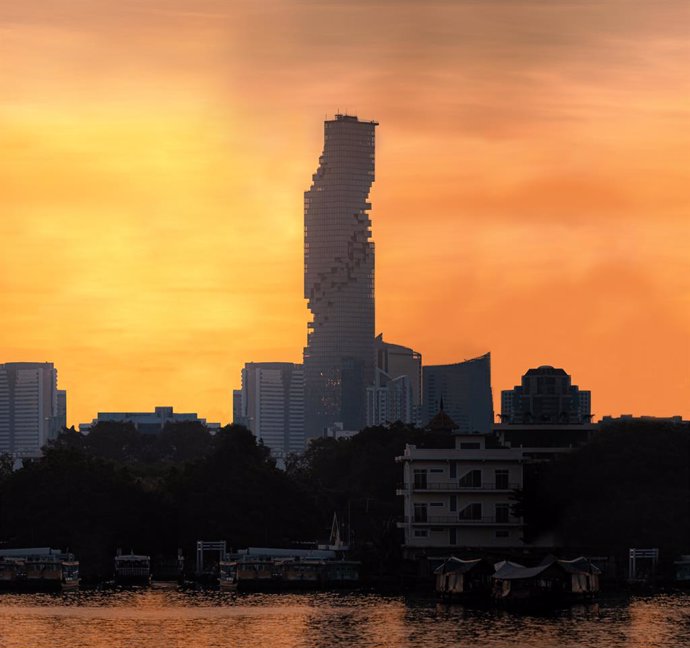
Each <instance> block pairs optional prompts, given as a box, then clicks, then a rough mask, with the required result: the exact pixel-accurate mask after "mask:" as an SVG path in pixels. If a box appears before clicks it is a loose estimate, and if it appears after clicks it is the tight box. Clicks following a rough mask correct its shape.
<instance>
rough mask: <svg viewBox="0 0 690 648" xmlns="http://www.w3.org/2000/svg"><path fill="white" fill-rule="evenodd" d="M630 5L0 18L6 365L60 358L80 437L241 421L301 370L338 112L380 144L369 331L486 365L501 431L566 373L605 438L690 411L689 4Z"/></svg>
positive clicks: (290, 6) (69, 10) (170, 10)
mask: <svg viewBox="0 0 690 648" xmlns="http://www.w3.org/2000/svg"><path fill="white" fill-rule="evenodd" d="M619 4H620V3H607V4H606V6H595V5H588V6H581V7H574V6H573V5H572V3H565V2H558V1H556V2H553V3H548V6H547V4H546V3H533V4H531V5H520V6H517V5H516V4H515V3H508V2H501V1H497V2H491V3H483V4H481V5H479V4H478V3H475V2H457V3H444V2H440V3H436V4H434V5H433V6H429V7H424V8H419V7H418V6H416V3H408V2H401V3H397V4H396V11H395V12H390V11H389V10H387V8H386V3H384V4H383V5H381V6H380V7H379V6H377V7H368V6H366V5H364V4H362V3H357V2H355V3H349V4H348V5H347V6H345V5H340V4H338V3H327V4H325V5H323V6H318V7H314V6H309V7H306V6H302V5H298V4H296V3H273V2H268V3H266V4H265V5H264V6H262V8H261V9H259V8H256V7H251V6H250V5H248V4H245V3H232V2H218V1H213V0H200V1H197V2H194V3H192V2H189V1H186V0H174V1H173V0H156V1H154V2H151V3H147V6H144V5H141V4H138V3H133V2H132V3H112V2H105V1H100V2H99V1H95V2H92V3H88V4H83V3H79V4H77V3H75V2H74V1H71V0H58V1H57V2H54V3H51V6H50V7H46V6H45V5H44V3H38V2H36V1H31V0H29V1H28V2H26V3H22V5H16V6H14V5H12V6H7V7H3V8H2V9H0V22H1V23H2V25H3V26H4V27H5V29H4V32H3V39H2V43H0V57H1V58H2V60H4V61H10V62H11V65H7V66H4V67H2V68H0V82H1V83H2V84H3V88H5V90H6V91H5V92H4V96H3V98H2V100H1V101H0V118H2V120H3V124H4V127H3V131H2V134H1V135H0V137H1V138H2V140H1V141H2V144H3V148H4V150H6V151H8V154H7V155H6V156H4V159H3V160H2V161H0V187H2V193H1V194H0V209H1V210H2V213H3V217H2V219H0V233H1V234H2V236H1V238H0V240H1V241H2V243H1V244H0V246H1V247H0V252H1V253H2V254H0V259H2V261H0V263H2V265H1V266H0V271H1V272H2V274H1V275H0V276H2V281H1V282H0V309H1V310H2V312H3V319H2V323H0V340H1V341H2V344H1V345H0V362H16V361H46V360H47V361H50V362H53V363H54V365H55V367H57V368H58V369H59V371H60V386H61V388H64V389H67V391H68V397H69V411H68V422H69V423H70V424H72V423H74V424H77V423H79V422H83V421H86V420H91V419H92V418H93V416H94V414H95V413H96V412H97V411H123V410H148V409H150V408H152V407H153V406H154V405H158V404H161V403H163V404H172V405H174V406H175V408H176V409H180V410H181V411H198V412H199V413H200V415H202V416H204V417H205V418H208V419H209V420H221V421H227V420H229V419H230V416H231V403H232V388H233V387H237V386H238V384H237V376H238V375H239V373H240V369H241V367H242V366H243V364H244V362H245V361H247V360H249V359H251V360H254V361H256V362H261V361H272V360H283V361H286V362H295V363H298V362H300V361H301V349H302V348H303V347H304V345H305V334H304V330H305V323H306V321H307V308H306V305H305V302H304V300H303V299H302V290H301V287H302V280H303V276H302V263H301V256H302V236H303V232H302V214H303V212H302V196H303V191H304V189H305V179H306V178H308V177H310V175H311V174H312V173H313V171H314V159H315V157H316V156H317V155H318V152H319V151H320V144H321V142H320V138H321V129H320V126H319V125H320V122H321V121H322V120H323V117H324V114H329V115H332V114H333V113H335V112H337V111H341V112H350V113H356V114H359V115H360V116H363V117H366V118H369V117H371V118H376V119H377V120H379V121H380V122H381V124H382V126H381V127H380V129H379V133H378V139H377V182H376V183H375V185H374V189H373V195H372V203H373V204H374V205H375V213H374V238H375V239H376V241H377V250H376V253H377V257H378V259H377V260H378V268H377V275H376V292H377V302H378V304H377V306H378V308H377V311H378V312H377V322H376V333H377V334H378V333H380V332H383V334H384V336H385V338H386V339H390V340H394V341H396V342H401V343H404V344H405V345H409V346H410V347H411V348H414V349H415V350H419V351H420V352H421V353H422V354H423V356H424V361H425V363H426V364H447V363H455V362H458V361H461V360H463V359H468V358H472V357H476V356H477V355H480V354H483V353H485V352H487V351H490V352H491V353H492V373H493V379H492V383H493V384H492V386H493V388H494V410H495V411H497V412H498V411H499V410H500V405H499V402H498V398H499V397H500V391H501V390H502V389H510V388H511V387H512V386H514V385H515V384H517V382H518V381H519V378H520V376H521V375H522V374H523V373H524V371H525V370H526V369H528V368H529V367H537V366H540V365H552V366H556V367H563V368H565V369H566V370H567V371H568V372H569V373H570V374H571V375H573V376H574V379H575V380H576V381H577V382H578V384H581V385H586V387H587V389H589V390H591V391H592V393H593V395H594V398H593V403H592V411H593V413H594V414H595V417H596V418H599V417H601V416H603V415H606V414H611V415H614V416H615V415H617V414H621V413H632V414H637V415H641V414H648V415H659V416H669V415H674V414H680V415H682V416H684V417H685V418H688V417H690V410H689V409H688V408H689V407H690V403H688V399H687V394H688V393H690V382H689V380H690V378H689V373H690V372H689V370H688V363H689V359H688V330H689V329H690V314H689V313H690V308H689V306H688V299H689V297H690V283H689V282H690V272H688V261H687V258H686V255H687V248H688V242H689V240H688V239H689V233H690V232H689V226H688V221H687V206H688V200H687V186H688V184H690V183H688V179H687V164H686V160H687V153H688V150H690V148H689V145H688V140H687V126H686V116H685V115H686V112H687V98H686V97H685V94H684V88H687V75H686V71H687V67H686V65H685V63H684V61H686V60H687V56H686V53H687V47H688V44H687V38H686V35H685V33H684V25H685V24H686V20H685V18H686V15H687V14H686V12H687V9H686V8H685V7H684V4H682V3H680V2H661V3H654V4H651V3H642V2H631V3H626V8H625V11H623V10H622V9H621V8H620V6H619ZM77 9H78V11H77ZM355 28H356V29H357V31H358V39H357V42H354V41H353V40H352V39H351V38H349V37H348V35H349V34H350V33H351V30H352V29H355ZM553 34H559V38H558V39H554V38H553ZM312 36H314V37H313V38H312ZM123 43H126V47H123V45H122V44H123Z"/></svg>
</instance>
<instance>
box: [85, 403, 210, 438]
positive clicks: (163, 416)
mask: <svg viewBox="0 0 690 648" xmlns="http://www.w3.org/2000/svg"><path fill="white" fill-rule="evenodd" d="M106 422H109V423H131V424H132V425H133V426H134V427H135V428H136V430H137V431H138V432H141V433H143V434H159V433H160V432H162V430H163V428H164V427H165V426H166V425H168V424H175V423H190V422H191V423H200V424H201V425H204V426H205V427H206V428H208V429H209V430H219V429H220V423H208V422H207V421H206V419H203V418H199V417H198V416H197V415H196V413H195V412H188V413H185V412H175V411H173V408H172V407H167V406H166V407H156V408H155V409H154V410H153V412H99V413H98V416H97V417H96V418H95V419H93V421H91V423H81V424H80V425H79V431H80V432H83V433H84V434H88V433H89V432H90V431H91V428H92V427H93V426H94V425H97V424H98V423H106Z"/></svg>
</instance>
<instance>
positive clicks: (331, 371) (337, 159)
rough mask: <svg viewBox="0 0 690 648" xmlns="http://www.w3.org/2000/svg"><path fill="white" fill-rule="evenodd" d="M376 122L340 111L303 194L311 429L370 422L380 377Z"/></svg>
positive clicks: (309, 432) (312, 432) (313, 432)
mask: <svg viewBox="0 0 690 648" xmlns="http://www.w3.org/2000/svg"><path fill="white" fill-rule="evenodd" d="M376 126H377V124H376V122H363V121H359V119H358V118H357V117H353V116H350V115H336V116H335V119H332V120H327V121H326V122H325V124H324V147H323V153H322V154H321V157H320V158H319V168H318V169H317V171H316V173H315V174H314V175H313V183H312V185H311V187H310V188H309V190H308V191H306V192H305V194H304V296H305V298H306V299H307V306H308V308H309V310H310V311H311V314H312V317H313V319H312V321H311V322H309V324H308V332H307V346H306V347H305V349H304V375H305V433H306V436H307V437H316V436H320V435H321V434H323V431H324V429H325V428H326V427H328V426H330V425H332V424H334V423H342V425H343V427H344V429H346V430H359V429H361V428H362V427H364V425H365V423H366V388H367V386H369V385H371V384H373V382H374V243H373V241H372V240H371V221H370V219H369V213H368V210H369V209H371V204H370V203H369V202H368V201H369V190H370V188H371V185H372V182H373V181H374V146H375V145H374V130H375V128H376Z"/></svg>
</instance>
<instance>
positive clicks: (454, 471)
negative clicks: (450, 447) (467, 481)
mask: <svg viewBox="0 0 690 648" xmlns="http://www.w3.org/2000/svg"><path fill="white" fill-rule="evenodd" d="M457 477H458V462H457V461H451V462H450V478H451V479H457Z"/></svg>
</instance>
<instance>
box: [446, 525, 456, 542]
mask: <svg viewBox="0 0 690 648" xmlns="http://www.w3.org/2000/svg"><path fill="white" fill-rule="evenodd" d="M448 535H449V538H448V543H449V544H452V545H455V544H458V530H457V529H456V528H455V527H451V528H450V529H449V533H448Z"/></svg>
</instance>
